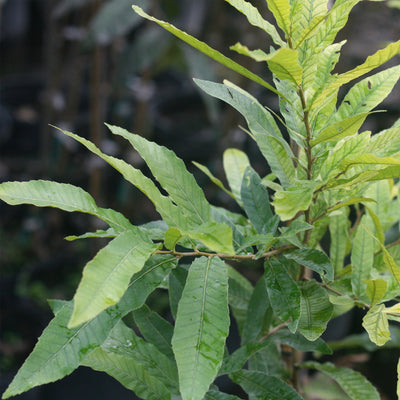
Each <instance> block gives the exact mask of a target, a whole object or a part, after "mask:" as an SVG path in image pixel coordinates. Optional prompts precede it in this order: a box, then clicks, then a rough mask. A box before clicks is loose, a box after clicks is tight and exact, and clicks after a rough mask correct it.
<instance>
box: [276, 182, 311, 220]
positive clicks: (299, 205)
mask: <svg viewBox="0 0 400 400" xmlns="http://www.w3.org/2000/svg"><path fill="white" fill-rule="evenodd" d="M317 185H318V183H317V182H315V181H296V183H295V185H294V186H292V187H290V188H288V189H286V190H284V191H276V192H275V198H274V201H273V202H272V205H273V206H274V207H275V212H276V213H277V214H278V215H279V217H280V218H281V220H282V221H288V220H289V219H292V218H294V217H295V216H296V214H297V213H298V212H299V211H305V210H307V209H308V208H309V207H310V205H311V201H312V198H313V194H314V190H315V189H316V187H317Z"/></svg>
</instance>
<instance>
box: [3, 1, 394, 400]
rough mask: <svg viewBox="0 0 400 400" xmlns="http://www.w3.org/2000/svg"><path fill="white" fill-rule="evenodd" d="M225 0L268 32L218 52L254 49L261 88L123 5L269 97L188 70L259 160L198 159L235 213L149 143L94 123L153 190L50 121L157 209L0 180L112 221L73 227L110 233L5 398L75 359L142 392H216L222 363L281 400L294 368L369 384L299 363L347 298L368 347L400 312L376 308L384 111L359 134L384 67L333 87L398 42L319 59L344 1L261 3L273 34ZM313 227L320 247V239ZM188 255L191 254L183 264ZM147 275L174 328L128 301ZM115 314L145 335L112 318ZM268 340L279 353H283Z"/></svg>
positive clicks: (388, 184) (12, 198) (146, 285)
mask: <svg viewBox="0 0 400 400" xmlns="http://www.w3.org/2000/svg"><path fill="white" fill-rule="evenodd" d="M229 3H231V4H232V5H233V6H234V7H236V8H237V9H238V10H239V11H241V12H243V13H244V14H245V15H246V16H247V18H248V20H249V22H250V23H251V24H252V25H256V26H257V27H259V28H261V29H263V30H264V31H265V32H266V33H268V34H269V35H270V36H271V38H272V39H273V41H274V43H275V48H272V49H270V52H269V53H266V52H265V51H264V50H260V49H257V50H249V49H248V48H247V47H246V46H244V45H242V44H240V43H238V44H236V45H235V46H233V49H234V50H236V51H237V52H239V53H241V54H243V55H247V56H250V57H251V58H253V59H255V60H256V61H259V62H266V63H267V64H268V67H269V69H270V71H271V72H272V73H273V77H274V85H275V86H272V85H271V83H268V82H267V81H265V80H264V79H263V78H261V77H260V76H257V75H255V74H254V73H252V72H250V71H249V70H247V69H245V68H244V67H242V66H240V65H238V64H237V63H235V62H233V61H232V60H230V59H228V58H226V57H225V56H223V55H222V54H221V53H219V52H217V51H215V50H213V49H212V48H210V47H208V46H207V45H205V44H204V43H202V42H199V41H197V40H195V39H194V38H193V37H191V36H189V35H187V34H185V33H184V32H182V31H180V30H179V29H177V28H175V27H174V26H172V25H170V24H168V23H165V22H163V21H159V20H156V19H155V18H153V17H150V16H149V15H147V14H146V13H145V12H144V11H142V10H141V9H140V8H138V7H135V11H136V12H137V13H139V14H140V15H142V16H143V17H145V18H148V19H151V20H154V21H155V22H157V23H159V24H160V25H162V26H163V27H164V28H166V29H167V30H169V31H171V32H172V33H174V34H175V35H176V36H178V37H180V38H181V39H183V40H185V41H187V42H188V43H189V44H191V45H192V46H194V47H196V48H198V49H199V50H201V51H203V52H205V53H206V54H207V55H209V56H211V57H212V58H214V59H216V60H217V61H219V62H220V63H222V64H224V65H225V66H227V67H229V68H231V69H233V70H234V71H236V72H239V73H240V74H242V75H244V76H245V77H247V78H250V79H251V80H254V81H256V82H257V83H259V84H261V85H262V86H264V87H265V88H267V89H269V90H271V91H272V92H274V93H276V94H277V95H278V96H279V99H280V114H281V116H278V115H273V114H272V113H271V112H269V111H268V110H267V109H265V108H264V107H263V106H261V105H260V104H259V103H258V102H257V100H256V99H255V98H254V97H252V96H251V95H249V94H248V93H247V92H245V91H244V90H242V89H240V88H239V87H238V86H236V85H234V84H232V83H230V82H228V81H225V82H224V84H217V83H212V82H209V81H200V80H197V81H196V83H197V85H198V86H199V87H200V88H202V89H203V90H204V91H205V92H206V93H208V94H210V95H212V96H214V97H216V98H219V99H222V100H224V101H225V102H227V103H228V104H230V105H232V106H233V107H234V108H236V109H237V110H238V111H239V112H240V113H241V114H243V116H244V117H245V118H246V120H247V123H248V130H249V134H250V135H251V137H252V138H253V139H254V140H255V141H256V143H257V145H258V146H259V148H260V150H261V153H262V154H263V156H264V157H265V159H266V161H267V162H268V165H269V167H270V168H271V174H270V175H267V176H266V177H264V178H261V177H260V176H259V175H258V174H257V173H256V172H255V170H254V169H253V168H252V167H251V166H250V161H249V159H248V158H247V156H246V155H245V154H244V153H243V152H241V151H239V150H236V149H228V150H227V151H226V152H225V153H224V160H223V161H224V168H225V172H226V176H227V180H228V183H229V189H227V188H225V187H223V184H222V183H221V182H220V181H219V180H218V179H217V178H215V177H213V176H212V175H211V173H210V172H209V171H208V170H207V169H206V168H205V167H204V166H201V165H199V168H200V169H202V170H203V171H204V172H205V173H206V174H207V175H209V176H210V177H211V179H212V180H213V181H214V182H215V183H216V184H217V185H218V186H220V187H221V188H222V189H223V190H224V191H225V192H226V193H228V194H229V195H230V196H231V197H232V198H234V199H235V200H236V201H237V203H238V205H239V206H240V207H241V208H242V210H243V211H244V213H245V214H246V216H244V215H242V214H236V213H232V212H229V211H227V210H225V209H221V208H216V207H213V206H211V205H210V204H209V203H208V202H207V200H206V199H205V197H204V194H203V193H202V191H201V189H200V188H199V187H198V186H197V184H196V182H195V181H194V179H193V177H192V176H191V175H190V174H189V173H188V172H187V170H186V168H185V166H184V164H183V163H182V161H181V160H180V159H178V158H177V157H176V156H175V155H174V154H173V153H172V152H171V151H169V150H167V149H166V148H164V147H161V146H158V145H156V144H154V143H152V142H149V141H148V140H146V139H144V138H142V137H140V136H137V135H134V134H130V133H129V132H127V131H125V130H123V129H121V128H117V127H115V126H109V128H110V130H111V132H112V133H113V134H116V135H119V136H122V137H124V138H126V139H127V140H128V141H129V142H130V143H131V145H132V146H133V147H134V148H135V149H136V150H137V151H138V152H139V154H140V155H141V157H142V158H143V159H144V160H145V161H146V163H147V165H148V167H149V169H150V171H151V172H152V174H153V175H154V177H155V178H156V179H157V180H158V182H159V184H160V185H161V186H162V187H163V189H164V190H165V191H166V192H167V193H168V196H165V195H164V194H162V193H161V192H160V190H159V189H158V187H157V186H156V185H155V184H154V182H153V181H152V180H150V179H149V178H148V177H146V176H145V175H144V174H143V173H142V172H141V171H139V170H138V169H135V168H134V167H132V166H130V165H129V164H127V163H126V162H124V161H122V160H120V159H117V158H115V157H112V156H108V155H106V154H104V153H102V152H101V151H100V150H99V149H98V148H97V147H96V146H95V145H94V144H93V143H92V142H90V141H88V140H86V139H84V138H81V137H79V136H77V135H74V134H72V133H70V132H67V131H64V133H65V134H66V135H68V136H70V137H72V138H74V139H76V140H77V141H78V142H80V143H82V144H83V145H84V146H86V147H87V148H88V149H89V150H91V151H92V152H93V153H95V154H97V155H98V156H100V157H101V158H103V159H104V160H106V161H107V162H108V163H109V164H111V165H112V166H113V167H114V168H116V169H117V170H118V171H119V172H121V173H122V174H123V176H124V177H125V178H126V179H127V180H128V181H130V182H131V183H132V184H133V185H135V186H136V187H138V188H139V189H140V190H141V191H142V192H144V193H145V194H146V195H147V197H149V199H150V200H151V201H152V202H153V203H154V205H155V207H156V209H157V211H158V213H159V214H160V215H161V217H162V219H163V222H161V221H158V222H153V223H150V224H146V225H142V226H139V227H138V226H133V225H131V224H130V222H129V221H128V220H127V219H126V218H125V217H123V216H122V215H121V214H120V213H118V212H116V211H113V210H110V209H103V208H100V207H98V206H97V205H96V204H95V202H94V200H93V198H92V197H91V196H90V195H88V194H87V193H86V192H84V191H83V190H82V189H79V188H76V187H73V186H70V185H65V184H57V183H52V182H47V181H31V182H22V183H19V182H8V183H4V184H2V185H1V186H0V188H1V192H0V196H1V198H2V199H3V200H4V201H6V202H8V203H10V204H21V203H31V204H35V205H37V206H52V207H58V208H61V209H64V210H66V211H81V212H86V213H89V214H91V215H95V216H97V217H99V218H100V219H101V220H103V221H105V222H106V223H107V224H108V225H109V226H110V228H109V229H108V230H104V231H97V232H92V233H88V234H85V235H83V236H81V238H82V237H111V238H113V240H111V242H110V243H109V244H108V245H107V246H106V247H105V248H104V249H103V250H101V251H100V252H99V253H98V254H97V255H96V256H95V258H94V259H93V260H92V261H90V262H89V263H88V264H87V266H86V267H85V270H84V273H83V277H82V280H81V283H80V285H79V287H78V289H77V292H76V294H75V297H74V300H73V302H60V301H53V302H52V307H53V310H54V311H55V313H56V316H55V318H54V320H53V321H52V322H51V323H50V325H49V326H48V328H47V329H46V330H45V332H44V333H43V335H42V337H41V339H40V340H39V342H38V345H37V346H36V348H35V350H34V351H33V353H32V354H31V356H30V357H29V358H28V359H27V361H26V363H25V364H24V365H23V367H22V368H21V370H20V372H19V373H18V375H17V376H16V378H15V380H14V381H13V383H12V384H11V385H10V387H9V389H8V390H7V391H6V393H5V394H4V396H3V397H9V396H11V395H15V394H18V393H20V392H22V391H24V390H28V389H29V388H31V387H33V386H36V385H39V384H43V383H46V382H50V381H54V380H56V379H59V378H61V377H63V376H65V375H67V374H69V373H70V372H72V370H73V369H75V368H76V367H77V366H78V365H87V366H91V367H92V368H94V369H98V370H104V371H106V372H107V373H109V374H110V375H112V376H114V377H115V378H117V379H118V380H119V381H120V382H121V383H123V384H124V385H125V386H127V387H128V388H130V389H132V390H134V391H135V392H136V393H137V394H138V395H139V396H141V397H143V398H173V397H174V396H179V394H180V395H181V396H182V398H183V399H201V398H203V396H206V397H208V398H232V396H230V395H227V394H224V393H222V392H219V391H218V389H217V387H216V386H212V387H211V389H209V386H210V384H212V383H213V381H214V379H215V378H216V377H217V375H229V377H230V378H231V379H232V380H233V381H234V382H236V383H238V384H239V385H241V386H242V388H243V390H244V391H246V392H247V393H248V394H249V396H250V397H251V398H271V397H272V398H273V396H275V397H276V396H280V397H281V398H294V399H296V398H301V397H300V394H302V395H304V396H305V397H306V396H307V385H305V384H304V382H303V380H302V379H301V374H300V372H301V371H303V370H308V369H315V370H317V371H320V372H322V373H324V374H325V375H327V376H328V377H329V378H332V379H334V380H336V381H337V383H338V384H339V385H340V386H341V387H342V389H343V390H344V391H345V392H346V394H345V395H347V396H348V397H350V398H354V399H358V398H360V399H361V398H363V399H364V398H371V399H373V398H379V396H378V393H377V391H376V390H375V389H374V388H373V386H372V385H370V384H369V383H368V382H367V381H366V380H365V378H363V377H362V376H361V375H360V374H359V373H357V372H355V371H351V370H348V369H343V368H338V367H335V366H334V365H332V364H330V363H318V362H316V361H308V362H303V354H302V353H303V352H319V353H327V354H328V353H330V349H329V347H328V346H327V345H326V343H325V342H324V341H322V339H321V338H320V336H321V334H322V333H323V332H324V331H325V329H326V326H327V323H328V322H329V321H330V320H331V319H332V318H333V317H336V316H338V315H340V314H342V313H343V312H345V311H346V310H348V309H350V308H352V307H354V306H359V307H363V308H365V309H367V310H368V311H367V313H366V315H365V317H364V320H363V326H364V328H365V329H366V331H367V333H368V335H369V338H370V340H371V341H372V342H374V343H375V344H376V345H383V344H384V343H386V342H387V341H388V340H389V338H390V332H389V327H388V319H394V320H397V319H398V318H399V312H398V307H397V305H396V304H394V305H393V306H390V307H388V306H387V305H386V303H387V302H388V301H392V300H394V301H396V298H397V296H398V291H399V289H398V286H399V276H400V275H399V270H398V266H397V264H396V258H397V256H396V251H397V247H398V243H397V241H396V239H397V238H396V236H397V234H396V233H394V236H395V238H394V239H393V232H394V230H393V227H395V225H396V223H397V222H398V219H397V215H396V207H397V206H398V196H397V194H398V184H397V182H396V181H395V179H396V178H397V177H398V176H399V175H400V174H399V173H400V161H399V158H398V151H399V150H398V148H397V147H398V143H397V142H398V136H399V133H400V132H399V122H398V121H397V122H395V123H394V124H393V125H392V127H391V128H389V129H386V130H384V131H382V132H379V133H378V134H376V135H375V136H372V137H371V133H370V132H367V131H366V132H361V133H358V131H359V130H360V128H361V127H362V124H363V122H364V121H365V119H366V118H367V116H368V115H369V114H370V113H371V110H372V109H373V108H375V107H376V106H377V105H378V104H379V103H380V102H381V101H382V100H383V99H384V98H385V97H386V96H387V95H388V94H389V92H390V91H391V90H392V88H393V86H394V85H395V84H396V82H397V80H398V78H399V76H400V69H399V67H398V66H395V67H392V68H390V69H387V70H384V71H381V72H378V73H375V74H374V75H370V76H368V77H367V78H365V79H363V80H361V81H359V82H358V83H356V84H355V85H353V86H352V88H351V89H350V90H348V92H347V94H346V95H345V97H344V99H343V100H342V101H340V102H339V104H337V94H338V91H339V89H340V88H341V87H342V86H343V85H346V84H348V83H349V82H352V81H353V80H355V79H357V78H360V77H361V76H363V75H365V74H368V73H369V72H371V71H373V70H374V69H375V68H377V67H379V66H380V65H382V64H383V63H385V62H386V61H388V60H389V59H391V58H393V57H394V56H395V55H396V54H397V53H398V52H399V50H400V41H398V42H395V43H392V44H389V45H388V46H387V47H386V48H385V49H383V50H380V51H378V52H377V53H375V54H373V55H372V56H370V57H369V58H368V59H367V60H366V61H365V62H364V63H363V64H361V65H359V66H358V67H356V68H354V69H352V70H350V71H348V72H346V73H343V74H334V73H332V70H333V68H334V66H335V64H336V62H337V61H338V58H339V50H340V48H341V47H342V45H343V44H344V43H343V42H341V43H336V44H332V43H333V41H334V39H335V36H336V33H337V32H338V31H339V30H340V29H341V28H342V27H343V26H344V24H345V23H346V21H347V17H348V14H349V13H350V11H351V9H352V7H353V6H354V5H355V4H356V3H358V1H355V0H354V1H336V2H335V4H334V5H333V6H332V8H331V9H328V7H327V4H326V2H324V1H320V2H318V6H316V7H315V8H310V7H309V5H310V4H309V2H308V1H307V0H304V1H297V2H291V3H289V1H286V2H285V1H280V2H274V1H268V2H267V3H268V6H269V8H270V11H271V12H272V13H273V14H274V16H275V18H276V22H277V25H278V27H279V28H280V30H281V31H282V32H283V35H281V34H280V33H278V30H277V29H276V27H274V26H273V25H271V24H269V23H268V22H267V21H266V20H264V19H263V18H262V17H261V15H260V14H259V12H258V11H257V9H255V8H254V7H253V6H251V5H250V4H249V3H247V2H243V1H229ZM314 5H315V4H314ZM283 37H284V38H283ZM275 118H276V119H275ZM276 120H278V122H279V125H278V124H277V122H276ZM279 126H281V128H282V129H280V128H279ZM283 128H285V129H284V130H285V136H286V135H288V136H289V138H290V143H288V142H286V140H285V139H284V137H283V135H282V133H281V130H282V131H283ZM270 195H272V197H273V201H272V202H270ZM270 203H271V204H272V206H273V207H271V205H270ZM326 232H329V234H330V239H331V240H330V244H329V249H326V252H327V253H328V254H329V257H328V256H327V255H326V253H325V252H324V251H323V247H322V244H321V243H322V242H321V241H322V239H323V237H324V236H325V234H326ZM385 233H387V238H385V236H384V234H385ZM69 239H71V240H73V239H77V237H69ZM385 241H387V243H386V245H385ZM388 249H390V252H389V250H388ZM186 257H191V258H192V257H195V260H194V261H193V262H192V264H191V265H190V267H189V266H188V265H187V264H184V262H185V260H186ZM229 260H234V261H241V262H250V261H256V260H263V262H264V266H265V273H264V275H263V277H262V278H261V279H260V280H259V281H258V283H257V284H256V286H255V287H254V288H253V287H252V285H251V284H250V283H249V282H248V281H247V280H246V278H245V277H244V276H242V275H240V274H238V273H237V272H236V271H235V270H234V269H233V268H232V267H230V266H229V265H228V264H227V262H226V261H229ZM178 261H180V262H179V263H178ZM167 277H168V280H166V278H167ZM159 286H161V287H165V288H168V291H169V297H170V306H171V312H172V315H173V316H174V318H175V327H174V328H172V326H171V325H170V324H169V323H168V322H166V321H165V320H162V319H161V318H160V317H159V316H158V315H157V314H155V313H154V312H152V311H151V310H149V309H148V307H147V306H145V305H144V302H145V300H146V298H147V296H148V295H149V294H150V293H151V292H152V291H153V290H154V289H156V288H157V287H159ZM228 304H229V306H230V308H231V310H232V314H233V316H234V318H235V321H236V324H237V326H238V330H239V332H240V334H241V337H242V346H241V347H240V348H239V349H238V350H236V351H235V352H233V353H231V354H228V353H227V352H226V351H225V348H224V343H225V339H226V336H227V335H228V328H229V313H228ZM131 311H133V316H134V319H135V323H136V325H137V327H138V328H139V330H140V332H141V334H142V335H143V337H144V339H142V338H140V337H138V336H136V335H135V333H134V331H132V330H131V329H129V328H128V327H127V326H126V325H125V324H124V323H123V322H122V318H123V317H124V316H125V315H126V314H127V313H129V312H131ZM154 328H157V331H158V332H160V331H161V332H163V335H162V337H159V336H158V335H156V334H155V331H154ZM49 343H52V344H53V345H54V347H53V346H49ZM339 347H340V344H337V348H339ZM282 349H284V350H287V349H289V351H288V352H287V351H285V352H284V353H283V354H281V351H282ZM286 353H289V355H288V361H287V363H285V362H284V357H283V356H284V354H286ZM65 360H67V362H65ZM246 362H248V366H247V367H246V368H244V369H243V368H242V367H243V365H245V364H246ZM332 390H333V389H332ZM299 393H300V394H299ZM345 395H343V396H345ZM326 396H327V394H326ZM343 398H344V397H343Z"/></svg>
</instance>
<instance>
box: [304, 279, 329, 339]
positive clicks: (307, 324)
mask: <svg viewBox="0 0 400 400" xmlns="http://www.w3.org/2000/svg"><path fill="white" fill-rule="evenodd" d="M300 290H301V305H300V310H301V311H300V320H299V325H298V327H297V329H298V331H299V332H300V333H301V334H302V335H303V336H304V337H305V338H306V339H308V340H311V341H314V340H316V339H317V338H319V337H320V336H321V335H322V333H323V332H325V329H326V325H327V324H328V322H329V320H330V319H331V316H332V312H333V306H332V304H331V303H330V302H329V298H328V295H327V293H326V290H325V289H323V288H322V287H321V286H319V285H318V284H317V282H316V281H315V280H311V281H308V282H305V283H304V284H303V285H302V286H301V287H300Z"/></svg>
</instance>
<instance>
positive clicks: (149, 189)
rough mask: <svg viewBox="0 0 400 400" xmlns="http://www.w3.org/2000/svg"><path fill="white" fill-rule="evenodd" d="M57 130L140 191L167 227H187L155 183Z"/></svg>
mask: <svg viewBox="0 0 400 400" xmlns="http://www.w3.org/2000/svg"><path fill="white" fill-rule="evenodd" d="M56 129H59V128H56ZM59 130H60V131H61V132H63V133H64V134H65V135H67V136H69V137H71V138H73V139H75V140H76V141H77V142H79V143H81V144H83V145H84V146H85V147H86V148H87V149H88V150H90V151H91V152H92V153H94V154H96V155H97V156H99V157H100V158H102V159H103V160H105V161H106V162H107V163H109V164H110V165H111V166H112V167H114V168H115V169H116V170H117V171H119V172H120V173H121V174H122V175H123V177H124V178H125V179H126V180H127V181H128V182H130V183H132V184H133V185H134V186H136V187H137V188H138V189H139V190H141V191H142V192H143V193H144V194H145V195H146V196H147V197H148V198H149V199H150V200H151V201H152V203H153V204H154V205H155V207H156V209H157V211H158V212H159V213H160V215H161V216H162V218H163V220H164V221H165V222H166V223H167V224H168V225H169V226H183V227H185V228H186V227H187V223H186V220H185V218H183V217H182V213H181V212H179V211H178V210H177V207H176V206H175V205H174V204H173V202H172V201H171V199H170V198H169V197H167V196H164V195H162V194H161V193H160V191H159V190H158V188H157V186H156V185H155V183H154V182H153V181H152V180H151V179H149V178H147V177H146V176H145V175H144V174H143V173H142V172H141V171H140V170H138V169H135V168H133V167H132V166H131V165H129V164H128V163H126V162H125V161H123V160H120V159H118V158H115V157H112V156H108V155H107V154H104V153H102V152H101V151H100V150H99V149H98V148H97V147H96V146H95V145H94V144H93V143H92V142H90V141H89V140H86V139H84V138H82V137H80V136H78V135H75V134H74V133H71V132H68V131H63V130H62V129H59Z"/></svg>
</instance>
